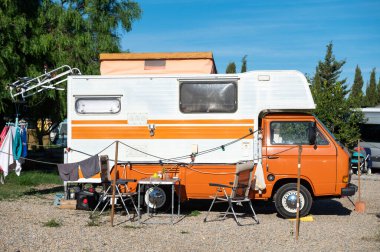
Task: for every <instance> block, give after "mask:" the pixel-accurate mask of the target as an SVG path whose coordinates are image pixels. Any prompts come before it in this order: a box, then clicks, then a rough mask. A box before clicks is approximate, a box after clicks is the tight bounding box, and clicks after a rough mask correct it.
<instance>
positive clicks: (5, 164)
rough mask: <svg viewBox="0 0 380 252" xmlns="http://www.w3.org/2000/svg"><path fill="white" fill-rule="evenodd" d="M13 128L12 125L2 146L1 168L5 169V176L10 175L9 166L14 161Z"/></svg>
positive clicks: (0, 154) (0, 152)
mask: <svg viewBox="0 0 380 252" xmlns="http://www.w3.org/2000/svg"><path fill="white" fill-rule="evenodd" d="M13 128H14V127H10V129H9V130H8V133H7V135H6V136H5V138H4V141H3V144H2V145H1V147H0V168H1V169H2V170H3V174H4V177H6V176H7V175H8V171H9V167H10V166H11V165H12V164H13V163H14V160H13V152H12V141H13V135H12V129H13Z"/></svg>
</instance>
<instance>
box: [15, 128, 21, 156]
mask: <svg viewBox="0 0 380 252" xmlns="http://www.w3.org/2000/svg"><path fill="white" fill-rule="evenodd" d="M21 153H22V141H21V134H20V128H19V127H16V128H15V134H14V139H13V157H14V159H15V160H19V159H20V157H21Z"/></svg>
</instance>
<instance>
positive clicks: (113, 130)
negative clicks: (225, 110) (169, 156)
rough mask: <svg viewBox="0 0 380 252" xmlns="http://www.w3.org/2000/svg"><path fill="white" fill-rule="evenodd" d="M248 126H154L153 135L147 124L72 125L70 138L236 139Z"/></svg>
mask: <svg viewBox="0 0 380 252" xmlns="http://www.w3.org/2000/svg"><path fill="white" fill-rule="evenodd" d="M250 128H252V127H249V126H212V127H211V126H180V127H175V126H161V127H160V126H156V130H155V132H154V133H155V134H154V136H153V137H151V136H150V134H149V129H148V127H147V126H143V127H142V126H128V127H112V126H103V127H87V126H83V127H72V139H237V138H240V137H242V136H244V135H247V134H249V129H250Z"/></svg>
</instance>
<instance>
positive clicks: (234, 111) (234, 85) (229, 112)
mask: <svg viewBox="0 0 380 252" xmlns="http://www.w3.org/2000/svg"><path fill="white" fill-rule="evenodd" d="M188 84H198V85H199V84H207V85H209V84H232V85H233V87H234V90H235V96H234V103H235V104H234V108H233V110H231V111H210V112H207V111H190V112H186V111H184V110H183V108H182V101H181V98H182V93H181V90H182V86H183V85H188ZM178 93H179V95H178V99H179V101H178V105H179V106H178V107H179V111H180V112H181V113H183V114H223V113H225V114H233V113H236V112H237V111H238V104H239V100H238V80H237V79H232V80H230V79H224V80H191V81H190V80H181V81H179V90H178Z"/></svg>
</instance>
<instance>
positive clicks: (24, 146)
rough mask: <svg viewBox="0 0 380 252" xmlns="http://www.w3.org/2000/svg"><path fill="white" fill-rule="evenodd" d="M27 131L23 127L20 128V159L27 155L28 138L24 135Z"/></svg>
mask: <svg viewBox="0 0 380 252" xmlns="http://www.w3.org/2000/svg"><path fill="white" fill-rule="evenodd" d="M26 131H27V129H26V128H25V127H21V131H20V132H21V143H22V152H21V157H26V156H27V155H28V144H27V143H28V137H27V133H26Z"/></svg>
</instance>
